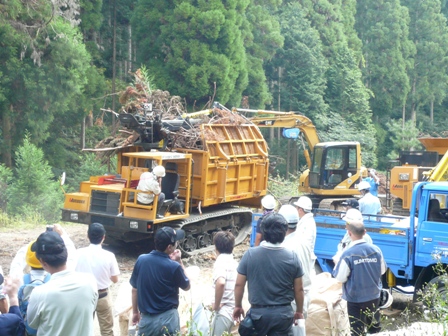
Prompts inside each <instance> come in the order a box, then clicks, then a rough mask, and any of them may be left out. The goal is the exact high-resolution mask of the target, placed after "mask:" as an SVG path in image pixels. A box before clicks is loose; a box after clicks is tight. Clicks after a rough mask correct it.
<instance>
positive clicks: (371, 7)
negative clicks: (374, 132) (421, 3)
mask: <svg viewBox="0 0 448 336" xmlns="http://www.w3.org/2000/svg"><path fill="white" fill-rule="evenodd" d="M409 20H410V19H409V14H408V11H407V9H406V8H405V7H403V6H401V5H400V1H399V0H387V1H386V0H378V1H375V2H372V1H368V0H359V1H358V4H357V14H356V30H357V32H358V34H359V36H360V38H361V40H362V43H363V49H362V53H363V57H364V67H363V68H362V73H363V81H364V84H365V85H366V87H368V88H369V89H370V90H371V91H372V92H373V95H372V96H371V98H370V106H371V108H372V112H373V115H374V117H376V120H379V121H380V122H381V120H387V119H388V118H387V117H396V118H399V117H400V116H401V112H402V107H403V104H404V102H405V100H406V97H407V94H408V93H409V90H410V85H409V76H408V71H409V70H410V69H411V68H412V66H413V56H414V54H415V47H414V43H413V42H412V41H411V40H409Z"/></svg>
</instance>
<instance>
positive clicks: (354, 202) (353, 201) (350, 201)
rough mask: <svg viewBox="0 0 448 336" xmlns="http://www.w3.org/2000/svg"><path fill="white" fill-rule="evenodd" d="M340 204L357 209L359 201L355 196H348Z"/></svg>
mask: <svg viewBox="0 0 448 336" xmlns="http://www.w3.org/2000/svg"><path fill="white" fill-rule="evenodd" d="M342 205H345V206H348V207H350V208H353V209H359V202H358V200H357V199H356V198H349V199H348V200H346V201H344V202H342Z"/></svg>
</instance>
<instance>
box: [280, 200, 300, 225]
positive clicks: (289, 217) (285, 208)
mask: <svg viewBox="0 0 448 336" xmlns="http://www.w3.org/2000/svg"><path fill="white" fill-rule="evenodd" d="M278 213H279V214H280V215H282V216H283V217H285V219H286V221H287V222H288V226H289V228H291V229H293V228H295V227H296V226H297V223H298V222H299V214H298V213H297V210H296V208H294V207H293V206H292V205H291V204H285V205H282V207H281V208H280V210H279V211H278Z"/></svg>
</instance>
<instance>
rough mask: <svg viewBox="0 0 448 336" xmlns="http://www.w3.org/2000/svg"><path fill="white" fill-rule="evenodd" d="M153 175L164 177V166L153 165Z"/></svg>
mask: <svg viewBox="0 0 448 336" xmlns="http://www.w3.org/2000/svg"><path fill="white" fill-rule="evenodd" d="M152 172H153V173H154V175H155V176H157V177H164V176H165V167H164V166H155V167H154V169H153V170H152Z"/></svg>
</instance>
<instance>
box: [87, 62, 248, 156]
mask: <svg viewBox="0 0 448 336" xmlns="http://www.w3.org/2000/svg"><path fill="white" fill-rule="evenodd" d="M149 83H150V81H149V79H148V76H147V74H146V71H145V69H139V70H137V71H136V72H135V73H134V83H133V84H132V85H130V86H128V87H127V88H126V90H125V91H123V92H122V93H121V95H120V98H119V101H120V104H121V105H122V107H121V109H120V113H121V114H129V115H132V118H133V119H135V122H134V123H133V124H132V125H133V126H132V127H130V128H127V127H122V128H124V129H120V130H119V132H118V133H117V135H116V136H110V137H107V138H106V139H103V140H102V141H101V142H100V143H98V145H97V146H96V147H95V148H96V150H95V151H97V152H98V157H99V158H101V159H102V160H103V161H104V160H105V159H107V158H108V157H110V156H111V155H113V154H114V152H115V150H116V149H118V148H122V147H126V146H131V145H134V144H139V143H145V140H144V139H142V134H143V133H144V135H147V134H151V135H154V134H157V135H159V137H160V138H163V139H164V140H165V143H166V147H164V148H163V149H164V150H168V151H170V150H173V149H175V148H188V149H198V150H203V149H204V148H203V143H202V139H203V138H204V139H205V140H211V141H222V140H224V139H223V138H222V136H219V135H218V134H216V133H215V132H212V131H211V130H209V129H208V128H207V127H201V125H204V124H229V125H242V124H247V123H248V122H250V121H249V120H248V119H247V118H245V117H244V116H242V115H240V114H238V113H233V112H232V111H230V110H228V109H227V108H225V107H224V106H222V105H220V104H216V105H215V106H213V108H211V109H206V110H203V111H199V112H193V113H187V109H186V107H185V104H184V100H183V99H182V98H181V97H179V96H171V95H170V93H169V92H168V91H162V90H151V86H150V84H149ZM114 113H115V112H114ZM117 115H118V114H117ZM176 125H178V126H176ZM159 137H157V136H156V137H154V138H155V139H156V140H155V141H157V142H158V141H159V140H158V139H159ZM146 141H147V140H146Z"/></svg>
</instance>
